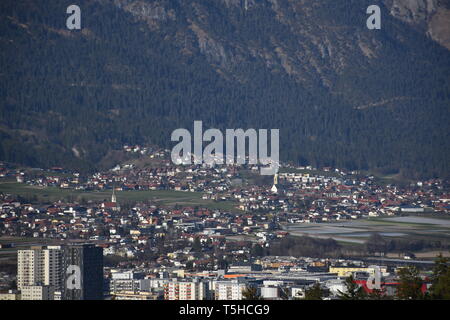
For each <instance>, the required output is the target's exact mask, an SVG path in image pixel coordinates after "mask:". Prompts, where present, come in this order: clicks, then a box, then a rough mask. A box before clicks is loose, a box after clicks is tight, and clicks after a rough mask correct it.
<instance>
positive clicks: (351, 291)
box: [338, 275, 367, 300]
mask: <svg viewBox="0 0 450 320" xmlns="http://www.w3.org/2000/svg"><path fill="white" fill-rule="evenodd" d="M345 289H346V290H345V292H342V291H340V290H338V292H339V295H338V296H339V298H340V299H341V300H364V299H366V298H367V294H366V293H365V291H364V288H363V287H361V286H360V285H359V284H357V283H356V282H355V279H354V278H353V275H350V276H349V277H347V278H346V279H345Z"/></svg>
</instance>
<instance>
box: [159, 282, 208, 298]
mask: <svg viewBox="0 0 450 320" xmlns="http://www.w3.org/2000/svg"><path fill="white" fill-rule="evenodd" d="M207 293H208V284H207V283H206V282H203V281H195V280H194V281H190V282H185V281H180V282H179V281H170V282H168V283H166V284H165V285H164V299H165V300H205V299H207V297H208V294H207Z"/></svg>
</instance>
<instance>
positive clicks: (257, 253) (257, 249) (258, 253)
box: [250, 244, 264, 257]
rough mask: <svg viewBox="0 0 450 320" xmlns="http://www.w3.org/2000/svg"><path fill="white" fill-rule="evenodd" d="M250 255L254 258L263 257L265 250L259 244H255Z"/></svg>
mask: <svg viewBox="0 0 450 320" xmlns="http://www.w3.org/2000/svg"><path fill="white" fill-rule="evenodd" d="M250 255H251V256H252V257H262V256H263V255H264V248H263V247H261V246H260V245H259V244H255V245H254V246H253V247H252V249H251V251H250Z"/></svg>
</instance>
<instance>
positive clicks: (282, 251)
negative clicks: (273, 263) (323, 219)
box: [265, 236, 341, 257]
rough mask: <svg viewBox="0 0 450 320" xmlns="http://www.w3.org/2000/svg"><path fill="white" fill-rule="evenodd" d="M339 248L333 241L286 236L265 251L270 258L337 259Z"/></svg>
mask: <svg viewBox="0 0 450 320" xmlns="http://www.w3.org/2000/svg"><path fill="white" fill-rule="evenodd" d="M340 249H341V246H340V245H339V244H338V243H337V242H336V241H335V240H333V239H315V238H310V237H292V236H287V237H284V238H283V239H281V240H280V241H278V242H274V243H272V244H271V246H270V247H269V248H268V249H267V250H266V251H265V254H266V255H270V256H293V257H338V256H339V255H340Z"/></svg>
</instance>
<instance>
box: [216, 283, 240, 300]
mask: <svg viewBox="0 0 450 320" xmlns="http://www.w3.org/2000/svg"><path fill="white" fill-rule="evenodd" d="M215 287H216V290H215V299H216V300H242V291H243V290H244V289H245V287H246V284H245V283H243V282H239V281H236V280H233V281H217V282H216V286H215Z"/></svg>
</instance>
